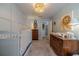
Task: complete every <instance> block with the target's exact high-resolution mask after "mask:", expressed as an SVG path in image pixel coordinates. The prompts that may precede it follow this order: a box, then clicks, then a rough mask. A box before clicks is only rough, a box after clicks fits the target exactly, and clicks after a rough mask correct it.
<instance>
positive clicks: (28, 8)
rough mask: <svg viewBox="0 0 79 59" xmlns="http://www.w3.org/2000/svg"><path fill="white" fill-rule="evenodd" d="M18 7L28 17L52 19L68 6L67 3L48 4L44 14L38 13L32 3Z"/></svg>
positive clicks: (21, 4) (19, 4) (20, 4)
mask: <svg viewBox="0 0 79 59" xmlns="http://www.w3.org/2000/svg"><path fill="white" fill-rule="evenodd" d="M16 5H17V6H18V7H19V9H20V10H21V11H22V12H23V13H24V14H25V15H26V16H39V17H43V18H50V17H53V16H54V15H55V14H56V13H57V12H59V11H60V10H61V9H62V8H63V7H65V6H66V5H67V4H66V3H47V4H46V8H45V10H44V12H43V13H36V12H35V11H34V9H33V4H32V3H18V4H16Z"/></svg>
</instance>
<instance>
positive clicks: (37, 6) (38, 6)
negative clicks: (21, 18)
mask: <svg viewBox="0 0 79 59" xmlns="http://www.w3.org/2000/svg"><path fill="white" fill-rule="evenodd" d="M33 8H34V10H35V11H36V12H39V13H40V12H43V11H44V9H45V4H44V3H35V4H33Z"/></svg>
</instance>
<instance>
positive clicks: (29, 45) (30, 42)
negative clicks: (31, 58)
mask: <svg viewBox="0 0 79 59" xmlns="http://www.w3.org/2000/svg"><path fill="white" fill-rule="evenodd" d="M31 44H32V42H30V43H29V44H28V46H27V47H26V49H25V51H24V53H23V54H22V56H24V55H25V53H26V52H27V50H28V48H29V47H30V45H31Z"/></svg>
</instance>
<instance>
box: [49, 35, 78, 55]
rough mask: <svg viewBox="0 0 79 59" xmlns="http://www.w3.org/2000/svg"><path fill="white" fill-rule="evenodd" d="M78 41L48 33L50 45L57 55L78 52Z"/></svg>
mask: <svg viewBox="0 0 79 59" xmlns="http://www.w3.org/2000/svg"><path fill="white" fill-rule="evenodd" d="M78 42H79V40H73V39H63V38H60V37H58V36H56V35H53V34H50V46H51V47H52V49H53V50H54V52H55V53H56V54H57V55H59V56H64V55H67V54H68V53H70V54H74V52H79V50H78V49H79V48H78Z"/></svg>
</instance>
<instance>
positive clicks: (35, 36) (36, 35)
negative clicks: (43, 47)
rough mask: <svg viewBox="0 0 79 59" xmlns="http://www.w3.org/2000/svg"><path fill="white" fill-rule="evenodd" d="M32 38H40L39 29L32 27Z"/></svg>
mask: <svg viewBox="0 0 79 59" xmlns="http://www.w3.org/2000/svg"><path fill="white" fill-rule="evenodd" d="M32 40H38V29H32Z"/></svg>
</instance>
